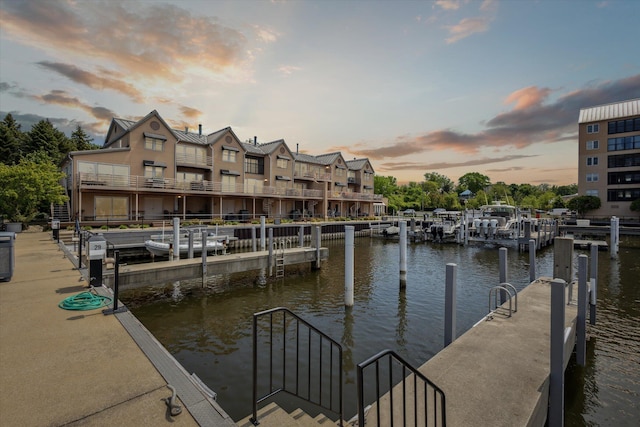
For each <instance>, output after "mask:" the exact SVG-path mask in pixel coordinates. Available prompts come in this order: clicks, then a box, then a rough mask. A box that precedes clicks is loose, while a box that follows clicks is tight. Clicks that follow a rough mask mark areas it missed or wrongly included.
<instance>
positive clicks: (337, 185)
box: [335, 182, 347, 187]
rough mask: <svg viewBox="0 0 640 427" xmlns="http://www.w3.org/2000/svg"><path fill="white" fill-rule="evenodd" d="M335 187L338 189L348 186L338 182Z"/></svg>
mask: <svg viewBox="0 0 640 427" xmlns="http://www.w3.org/2000/svg"><path fill="white" fill-rule="evenodd" d="M335 186H336V187H346V186H347V184H344V183H342V182H336V183H335Z"/></svg>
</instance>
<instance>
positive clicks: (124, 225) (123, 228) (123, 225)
mask: <svg viewBox="0 0 640 427" xmlns="http://www.w3.org/2000/svg"><path fill="white" fill-rule="evenodd" d="M118 228H119V229H120V230H126V229H127V228H129V227H127V225H126V224H120V227H118Z"/></svg>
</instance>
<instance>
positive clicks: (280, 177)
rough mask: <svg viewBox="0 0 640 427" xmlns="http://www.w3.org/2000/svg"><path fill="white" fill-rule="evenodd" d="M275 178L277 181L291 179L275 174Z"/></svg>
mask: <svg viewBox="0 0 640 427" xmlns="http://www.w3.org/2000/svg"><path fill="white" fill-rule="evenodd" d="M276 179H277V180H279V181H291V178H289V177H288V176H284V175H276Z"/></svg>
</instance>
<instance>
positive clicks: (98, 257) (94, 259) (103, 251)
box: [87, 234, 107, 287]
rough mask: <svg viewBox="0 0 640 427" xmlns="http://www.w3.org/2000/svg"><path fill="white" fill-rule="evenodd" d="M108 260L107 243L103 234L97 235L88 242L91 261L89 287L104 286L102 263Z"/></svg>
mask: <svg viewBox="0 0 640 427" xmlns="http://www.w3.org/2000/svg"><path fill="white" fill-rule="evenodd" d="M106 258H107V241H106V240H105V238H104V236H103V235H102V234H95V235H93V236H91V237H89V239H88V240H87V259H88V260H89V271H88V273H89V285H90V286H94V287H98V286H102V283H103V281H102V263H103V262H104V260H105V259H106Z"/></svg>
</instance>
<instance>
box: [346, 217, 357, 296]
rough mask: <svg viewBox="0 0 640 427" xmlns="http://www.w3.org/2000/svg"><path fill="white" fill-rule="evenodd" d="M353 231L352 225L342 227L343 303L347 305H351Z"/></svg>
mask: <svg viewBox="0 0 640 427" xmlns="http://www.w3.org/2000/svg"><path fill="white" fill-rule="evenodd" d="M354 231H355V227H354V226H352V225H346V226H345V227H344V305H345V306H347V307H353V279H354V269H353V259H354V247H355V244H354Z"/></svg>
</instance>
